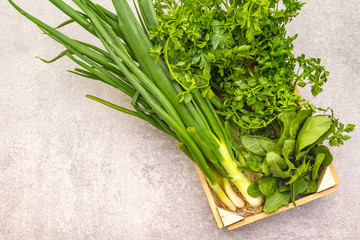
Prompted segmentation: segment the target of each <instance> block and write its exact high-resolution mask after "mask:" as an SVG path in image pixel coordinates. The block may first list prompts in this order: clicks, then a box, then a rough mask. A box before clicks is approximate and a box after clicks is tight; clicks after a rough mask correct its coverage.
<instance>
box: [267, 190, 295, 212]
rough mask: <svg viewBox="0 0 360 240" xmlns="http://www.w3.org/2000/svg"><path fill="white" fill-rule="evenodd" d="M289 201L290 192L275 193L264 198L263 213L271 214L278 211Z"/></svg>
mask: <svg viewBox="0 0 360 240" xmlns="http://www.w3.org/2000/svg"><path fill="white" fill-rule="evenodd" d="M289 201H290V192H279V191H277V192H275V193H274V194H273V195H271V196H269V197H266V200H265V205H264V209H263V210H264V212H265V213H271V212H275V211H276V210H278V209H279V208H280V207H281V206H287V205H288V204H289Z"/></svg>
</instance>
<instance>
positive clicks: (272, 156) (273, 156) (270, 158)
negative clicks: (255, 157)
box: [265, 152, 288, 169]
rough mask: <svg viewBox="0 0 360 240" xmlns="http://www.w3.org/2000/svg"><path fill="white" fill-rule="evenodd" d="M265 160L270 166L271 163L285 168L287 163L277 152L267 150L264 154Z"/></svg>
mask: <svg viewBox="0 0 360 240" xmlns="http://www.w3.org/2000/svg"><path fill="white" fill-rule="evenodd" d="M265 160H266V162H267V163H268V164H269V166H271V165H272V164H276V165H278V166H279V167H280V168H281V169H286V168H287V166H288V165H287V163H286V161H285V159H283V158H282V157H281V156H280V155H279V154H277V153H275V152H269V153H267V154H266V158H265Z"/></svg>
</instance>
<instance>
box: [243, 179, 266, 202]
mask: <svg viewBox="0 0 360 240" xmlns="http://www.w3.org/2000/svg"><path fill="white" fill-rule="evenodd" d="M247 193H248V194H249V195H250V196H251V197H253V198H257V197H261V196H263V195H264V194H263V193H262V192H261V191H260V189H259V179H257V180H255V181H253V182H252V183H251V184H250V185H249V187H248V189H247Z"/></svg>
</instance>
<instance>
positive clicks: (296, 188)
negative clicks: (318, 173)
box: [290, 174, 318, 206]
mask: <svg viewBox="0 0 360 240" xmlns="http://www.w3.org/2000/svg"><path fill="white" fill-rule="evenodd" d="M317 187H318V186H317V183H316V182H315V181H311V180H310V174H306V175H304V176H302V177H300V178H298V179H296V181H295V182H293V183H292V184H291V185H290V189H291V200H292V202H293V204H294V205H295V206H296V204H295V200H296V199H297V198H298V196H300V195H301V194H304V195H305V194H309V193H314V192H316V190H317Z"/></svg>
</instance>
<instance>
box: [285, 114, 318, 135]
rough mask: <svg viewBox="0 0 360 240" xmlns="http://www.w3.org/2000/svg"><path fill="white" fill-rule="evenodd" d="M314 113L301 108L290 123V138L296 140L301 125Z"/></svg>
mask: <svg viewBox="0 0 360 240" xmlns="http://www.w3.org/2000/svg"><path fill="white" fill-rule="evenodd" d="M311 115H312V112H311V111H310V110H301V111H300V112H298V114H297V115H296V118H294V119H293V121H292V122H291V125H290V131H289V133H290V139H293V140H295V139H296V135H297V133H298V132H299V130H300V128H301V126H302V125H303V123H304V122H305V120H306V119H307V118H308V117H310V116H311Z"/></svg>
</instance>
